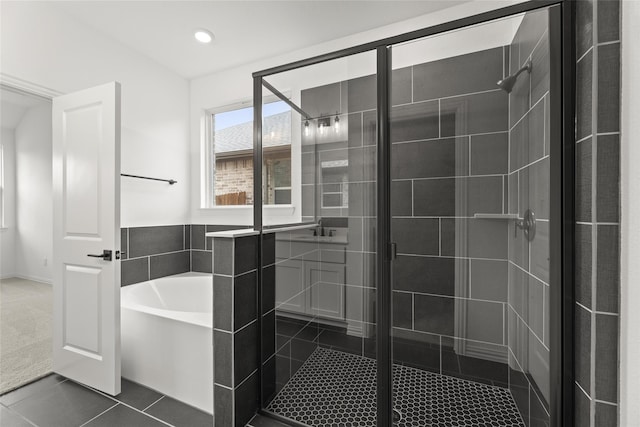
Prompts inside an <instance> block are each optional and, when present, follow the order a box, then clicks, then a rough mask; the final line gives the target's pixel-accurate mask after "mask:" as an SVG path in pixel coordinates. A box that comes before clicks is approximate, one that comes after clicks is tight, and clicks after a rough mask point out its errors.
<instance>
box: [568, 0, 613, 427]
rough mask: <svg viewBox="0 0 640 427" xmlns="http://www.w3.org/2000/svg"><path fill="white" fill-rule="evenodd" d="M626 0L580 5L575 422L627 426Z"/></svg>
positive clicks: (598, 0)
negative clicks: (622, 389) (623, 276)
mask: <svg viewBox="0 0 640 427" xmlns="http://www.w3.org/2000/svg"><path fill="white" fill-rule="evenodd" d="M621 5H622V7H624V3H623V2H620V1H619V0H579V1H577V2H576V9H577V22H576V27H577V28H576V30H577V46H576V59H577V64H576V68H577V71H576V72H577V102H576V125H577V137H576V139H577V143H576V187H577V188H576V221H577V224H576V235H575V245H576V255H575V257H576V261H575V262H576V306H575V333H574V338H575V376H576V377H575V380H576V388H575V413H576V423H575V424H576V425H579V426H585V427H589V426H591V427H595V426H607V427H609V426H616V425H619V421H618V402H619V396H618V389H617V384H618V383H619V370H618V358H619V321H620V319H619V316H620V311H619V300H620V294H619V291H620V252H619V249H620V13H621Z"/></svg>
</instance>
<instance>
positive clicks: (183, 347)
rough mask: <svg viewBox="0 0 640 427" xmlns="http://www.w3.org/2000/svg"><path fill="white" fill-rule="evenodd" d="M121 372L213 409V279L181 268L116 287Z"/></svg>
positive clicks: (206, 410) (201, 407)
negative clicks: (180, 272) (117, 292)
mask: <svg viewBox="0 0 640 427" xmlns="http://www.w3.org/2000/svg"><path fill="white" fill-rule="evenodd" d="M121 308H122V310H121V316H122V317H121V331H122V332H121V337H122V351H121V353H122V376H123V377H124V378H127V379H129V380H131V381H134V382H136V383H139V384H142V385H145V386H147V387H149V388H152V389H154V390H157V391H159V392H160V393H163V394H166V395H167V396H170V397H173V398H175V399H178V400H180V401H182V402H185V403H187V404H189V405H191V406H195V407H196V408H199V409H201V410H203V411H205V412H208V413H210V414H212V413H213V345H212V341H211V340H212V337H213V331H212V322H213V316H212V313H213V311H212V310H213V281H212V277H211V274H203V273H184V274H177V275H175V276H168V277H163V278H160V279H155V280H150V281H148V282H143V283H137V284H134V285H129V286H125V287H123V288H122V290H121Z"/></svg>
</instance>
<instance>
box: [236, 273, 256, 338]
mask: <svg viewBox="0 0 640 427" xmlns="http://www.w3.org/2000/svg"><path fill="white" fill-rule="evenodd" d="M257 289H258V277H257V273H256V272H255V271H253V272H251V273H247V274H243V275H242V276H237V277H235V278H234V279H233V319H234V321H233V327H234V330H235V331H237V330H238V329H240V328H242V327H244V326H245V325H247V324H249V323H250V322H252V321H254V320H255V319H256V318H257V315H258V306H257V303H258V300H257Z"/></svg>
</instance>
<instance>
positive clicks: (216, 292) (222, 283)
mask: <svg viewBox="0 0 640 427" xmlns="http://www.w3.org/2000/svg"><path fill="white" fill-rule="evenodd" d="M233 301H234V300H233V279H232V278H231V277H228V276H218V275H213V327H214V328H216V329H222V330H224V331H229V332H232V329H233V312H232V310H231V309H232V307H233Z"/></svg>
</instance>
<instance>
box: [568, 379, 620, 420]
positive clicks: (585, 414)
mask: <svg viewBox="0 0 640 427" xmlns="http://www.w3.org/2000/svg"><path fill="white" fill-rule="evenodd" d="M574 395H575V425H577V426H589V425H591V400H590V399H589V397H588V396H586V395H585V394H584V392H583V391H582V390H581V389H580V387H578V386H577V385H576V387H575V390H574ZM610 425H615V424H610Z"/></svg>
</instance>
